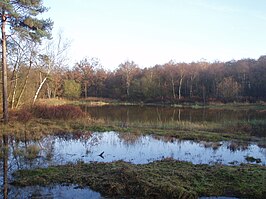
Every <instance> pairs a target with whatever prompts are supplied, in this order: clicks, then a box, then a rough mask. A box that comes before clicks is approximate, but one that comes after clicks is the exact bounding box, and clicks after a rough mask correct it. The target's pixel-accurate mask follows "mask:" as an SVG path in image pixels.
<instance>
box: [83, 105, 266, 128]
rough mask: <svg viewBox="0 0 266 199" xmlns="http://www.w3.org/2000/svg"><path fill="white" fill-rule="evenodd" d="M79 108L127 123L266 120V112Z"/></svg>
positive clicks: (100, 116)
mask: <svg viewBox="0 0 266 199" xmlns="http://www.w3.org/2000/svg"><path fill="white" fill-rule="evenodd" d="M81 108H82V109H83V110H84V111H85V110H86V112H88V113H89V114H90V115H91V117H93V118H95V119H102V120H104V121H107V122H108V121H120V122H121V123H122V124H127V123H128V122H131V123H132V122H142V123H145V122H153V123H154V122H162V123H167V122H173V121H188V122H204V121H207V122H224V121H235V120H244V121H249V120H252V119H258V120H259V119H266V112H265V111H264V112H262V111H257V110H220V109H203V108H202V109H192V108H173V107H154V106H102V107H85V106H83V107H82V106H81Z"/></svg>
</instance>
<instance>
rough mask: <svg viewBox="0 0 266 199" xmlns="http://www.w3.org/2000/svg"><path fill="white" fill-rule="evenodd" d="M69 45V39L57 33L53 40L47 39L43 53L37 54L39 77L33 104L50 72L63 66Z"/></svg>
mask: <svg viewBox="0 0 266 199" xmlns="http://www.w3.org/2000/svg"><path fill="white" fill-rule="evenodd" d="M69 47H70V41H69V40H66V39H64V38H63V36H62V32H59V33H58V36H57V38H56V39H55V40H52V41H48V43H47V45H46V47H45V50H44V53H43V54H40V55H39V77H40V83H39V86H38V88H37V90H36V92H35V95H34V98H33V104H34V103H35V102H36V100H37V98H38V95H39V93H40V91H41V89H42V88H43V85H44V83H45V82H46V81H47V79H48V78H49V76H50V73H51V72H52V71H53V70H54V69H56V68H60V67H63V66H65V64H66V61H67V50H68V48H69Z"/></svg>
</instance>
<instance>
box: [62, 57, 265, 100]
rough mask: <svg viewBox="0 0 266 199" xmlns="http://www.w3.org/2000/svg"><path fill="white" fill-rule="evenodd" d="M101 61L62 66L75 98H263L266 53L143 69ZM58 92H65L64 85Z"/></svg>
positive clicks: (130, 63)
mask: <svg viewBox="0 0 266 199" xmlns="http://www.w3.org/2000/svg"><path fill="white" fill-rule="evenodd" d="M99 65H100V64H99V62H98V60H95V59H91V60H88V59H84V60H82V61H81V62H80V63H77V64H76V65H75V67H74V68H73V69H72V70H68V71H66V72H65V75H63V76H62V81H65V83H66V81H73V82H75V83H76V84H77V87H79V86H80V89H81V90H80V95H79V94H78V95H77V96H76V97H79V96H81V97H87V96H95V97H106V98H115V99H121V100H128V101H143V102H163V103H177V102H195V101H197V102H203V103H206V102H207V101H221V102H231V101H240V102H255V101H258V100H265V99H266V56H261V57H260V58H259V59H258V60H254V59H242V60H238V61H229V62H214V63H208V62H205V61H200V62H193V63H176V62H173V61H169V62H168V63H166V64H163V65H156V66H154V67H151V68H144V69H140V68H139V67H138V66H137V64H135V63H134V62H129V61H126V62H124V63H122V64H120V65H119V67H118V69H117V70H115V71H113V72H108V71H105V70H104V69H103V68H101V67H99ZM65 89H66V87H65ZM61 93H62V95H64V91H63V90H62V91H61ZM69 97H71V96H69Z"/></svg>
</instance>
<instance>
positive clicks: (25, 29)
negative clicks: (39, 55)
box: [0, 0, 53, 123]
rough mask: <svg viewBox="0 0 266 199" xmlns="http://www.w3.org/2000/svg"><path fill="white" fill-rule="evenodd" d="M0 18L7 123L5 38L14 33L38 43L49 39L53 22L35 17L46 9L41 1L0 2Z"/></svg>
mask: <svg viewBox="0 0 266 199" xmlns="http://www.w3.org/2000/svg"><path fill="white" fill-rule="evenodd" d="M0 9H1V11H0V12H1V13H0V17H1V22H0V23H1V33H2V52H1V53H2V91H3V120H4V123H7V122H8V101H7V37H8V35H7V34H6V30H7V28H8V34H10V35H12V34H14V33H15V32H16V33H18V34H19V35H20V36H23V37H27V38H29V39H32V40H33V41H35V42H40V41H41V38H43V37H46V38H50V36H51V35H50V32H51V30H52V25H53V22H52V21H51V20H50V19H46V20H44V19H40V18H38V17H37V16H38V15H39V14H41V13H44V12H46V11H47V10H48V9H47V8H46V7H44V6H43V2H42V0H0Z"/></svg>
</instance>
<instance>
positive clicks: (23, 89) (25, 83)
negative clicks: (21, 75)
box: [16, 61, 32, 108]
mask: <svg viewBox="0 0 266 199" xmlns="http://www.w3.org/2000/svg"><path fill="white" fill-rule="evenodd" d="M31 65H32V62H31V61H30V66H29V69H28V72H27V76H26V79H25V82H24V85H23V88H22V90H21V92H20V94H19V96H18V101H17V104H16V108H18V106H19V104H20V100H21V97H22V95H23V93H24V91H25V89H26V87H27V83H28V79H29V75H30V69H31Z"/></svg>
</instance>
